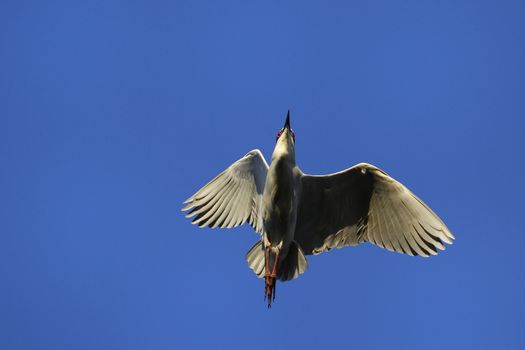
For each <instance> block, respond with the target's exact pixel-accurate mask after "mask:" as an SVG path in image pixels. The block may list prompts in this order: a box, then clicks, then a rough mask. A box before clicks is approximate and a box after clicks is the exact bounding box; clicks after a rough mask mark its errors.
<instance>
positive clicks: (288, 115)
mask: <svg viewBox="0 0 525 350" xmlns="http://www.w3.org/2000/svg"><path fill="white" fill-rule="evenodd" d="M284 129H288V130H290V129H291V127H290V110H288V114H286V121H285V122H284Z"/></svg>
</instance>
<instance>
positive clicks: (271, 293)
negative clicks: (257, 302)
mask: <svg viewBox="0 0 525 350" xmlns="http://www.w3.org/2000/svg"><path fill="white" fill-rule="evenodd" d="M280 252H281V250H280V249H277V253H276V254H275V260H274V262H273V267H272V269H271V272H270V247H269V246H268V247H266V256H265V258H266V272H265V275H264V279H265V284H264V300H266V298H268V307H269V308H270V307H272V301H274V300H275V286H276V284H277V264H278V263H279V254H280Z"/></svg>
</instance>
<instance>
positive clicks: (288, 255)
mask: <svg viewBox="0 0 525 350" xmlns="http://www.w3.org/2000/svg"><path fill="white" fill-rule="evenodd" d="M184 203H185V204H186V206H185V207H184V208H183V210H190V212H189V213H188V214H187V217H193V221H192V222H193V223H194V224H197V225H199V226H200V227H203V226H208V227H211V228H215V227H228V228H230V227H235V226H239V225H242V224H243V223H245V222H248V223H249V224H250V225H251V226H252V227H253V229H254V230H255V231H257V232H258V233H260V234H261V235H262V237H261V240H260V241H258V242H257V243H256V244H255V245H254V246H253V247H252V248H251V249H250V250H249V251H248V253H247V254H246V260H247V261H248V264H249V266H250V267H251V268H252V270H253V271H254V272H255V273H256V274H257V276H259V277H261V278H262V277H264V278H265V288H264V296H265V298H268V306H271V303H272V301H273V300H274V298H275V285H276V279H279V280H281V281H288V280H291V279H294V278H296V277H298V276H299V275H300V274H302V273H303V272H304V271H305V270H306V268H307V266H308V262H307V260H306V258H305V255H310V254H319V253H323V252H326V251H328V250H330V249H332V248H341V247H345V246H352V245H357V244H359V243H362V242H371V243H373V244H375V245H378V246H380V247H381V248H386V249H388V250H390V251H395V252H399V253H404V254H408V255H412V256H414V255H420V256H424V257H427V256H430V255H436V254H437V250H438V249H440V250H443V249H445V247H444V245H443V242H445V243H448V244H451V243H452V240H453V239H454V236H453V235H452V233H451V232H450V231H449V230H448V228H447V227H446V226H445V224H444V223H443V221H441V219H440V218H439V217H438V216H437V215H436V214H435V213H434V212H433V211H432V210H431V209H430V208H429V207H428V206H427V205H426V204H425V203H423V201H422V200H421V199H419V198H418V197H417V196H416V195H414V194H413V193H412V192H410V190H408V189H407V188H406V187H405V186H403V185H402V184H401V183H399V182H397V181H396V180H394V179H393V178H391V177H390V176H388V175H387V174H386V173H385V172H384V171H382V170H381V169H379V168H376V167H375V166H373V165H370V164H366V163H360V164H357V165H356V166H353V167H351V168H349V169H346V170H343V171H341V172H338V173H335V174H330V175H322V176H317V175H307V174H304V173H303V172H302V171H301V170H300V169H299V167H298V166H297V165H296V164H295V134H294V132H293V131H292V129H291V127H290V112H289V111H288V115H287V116H286V122H285V124H284V127H283V128H282V129H281V130H280V131H279V133H278V134H277V141H276V145H275V149H274V151H273V154H272V162H271V165H270V166H268V163H266V161H265V159H264V157H263V155H262V153H261V152H260V151H259V150H257V149H256V150H253V151H251V152H249V153H247V154H246V155H245V156H244V157H242V158H241V159H239V160H238V161H236V162H235V163H233V164H232V165H230V166H229V167H228V168H227V169H226V170H224V171H223V172H222V173H220V174H219V175H218V176H217V177H215V178H214V179H213V180H212V181H210V182H209V183H208V184H207V185H205V186H204V187H203V188H201V189H200V190H199V191H197V193H195V194H194V195H193V196H191V197H190V198H189V199H188V200H186V201H185V202H184Z"/></svg>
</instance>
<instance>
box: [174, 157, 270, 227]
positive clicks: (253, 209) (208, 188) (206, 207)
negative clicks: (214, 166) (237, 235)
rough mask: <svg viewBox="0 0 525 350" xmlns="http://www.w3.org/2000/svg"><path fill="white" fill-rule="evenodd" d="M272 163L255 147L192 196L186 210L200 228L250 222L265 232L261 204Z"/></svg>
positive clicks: (230, 225) (187, 202) (187, 201)
mask: <svg viewBox="0 0 525 350" xmlns="http://www.w3.org/2000/svg"><path fill="white" fill-rule="evenodd" d="M267 172H268V163H266V160H265V159H264V156H263V155H262V153H261V151H259V150H258V149H255V150H253V151H251V152H249V153H247V154H246V155H245V156H244V157H242V158H241V159H239V160H238V161H236V162H235V163H233V164H232V165H230V166H229V167H228V168H227V169H226V170H224V171H223V172H222V173H220V174H219V175H217V176H216V177H215V178H214V179H213V180H211V181H210V182H209V183H208V184H206V185H205V186H204V187H202V188H201V189H200V190H198V191H197V193H195V194H194V195H193V196H191V197H190V198H188V199H187V200H186V201H185V202H184V203H185V204H186V206H185V207H184V208H182V210H183V211H186V210H189V211H190V212H189V213H188V214H187V215H186V217H193V220H192V223H194V224H197V225H199V226H200V227H203V226H208V227H211V228H215V227H228V228H229V227H235V226H239V225H242V224H243V223H244V222H246V221H248V222H249V223H250V225H251V226H252V227H253V229H254V230H255V231H257V232H259V233H262V231H263V225H262V217H261V203H262V195H263V192H264V184H265V181H266V173H267Z"/></svg>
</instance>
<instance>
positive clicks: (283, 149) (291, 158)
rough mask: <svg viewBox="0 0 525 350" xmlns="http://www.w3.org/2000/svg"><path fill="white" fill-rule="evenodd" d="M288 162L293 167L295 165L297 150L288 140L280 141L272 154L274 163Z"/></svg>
mask: <svg viewBox="0 0 525 350" xmlns="http://www.w3.org/2000/svg"><path fill="white" fill-rule="evenodd" d="M283 161H284V162H287V163H289V165H290V166H291V167H293V166H294V165H295V148H294V145H293V144H291V143H289V141H288V140H282V141H281V140H280V141H278V142H277V144H276V145H275V148H274V150H273V154H272V163H274V162H276V163H279V162H283Z"/></svg>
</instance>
